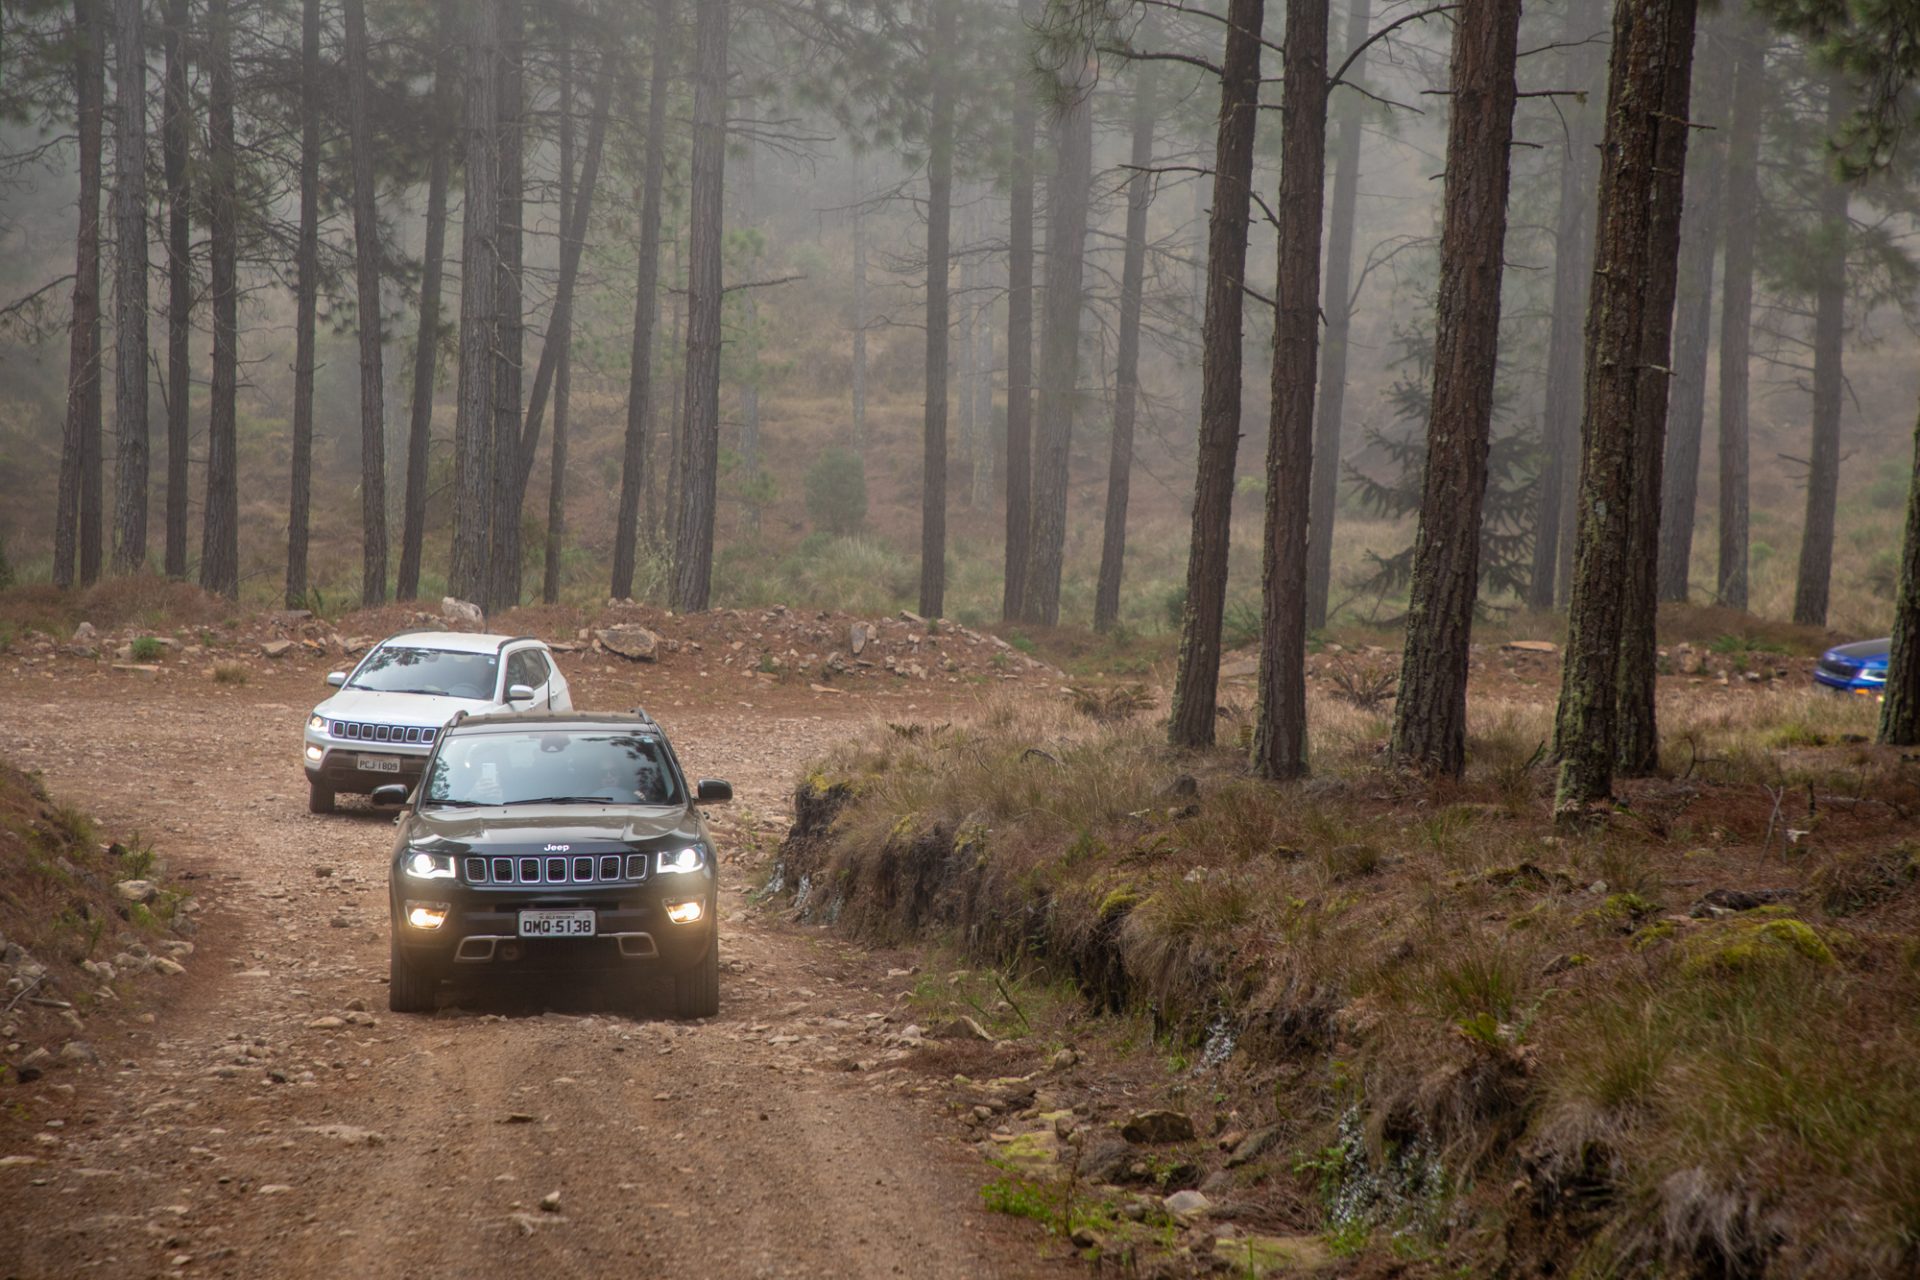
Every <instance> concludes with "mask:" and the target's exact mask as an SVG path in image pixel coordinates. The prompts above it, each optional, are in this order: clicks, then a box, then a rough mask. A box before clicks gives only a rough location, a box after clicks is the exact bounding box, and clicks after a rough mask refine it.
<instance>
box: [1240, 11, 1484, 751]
mask: <svg viewBox="0 0 1920 1280" xmlns="http://www.w3.org/2000/svg"><path fill="white" fill-rule="evenodd" d="M1327 8H1328V6H1327V0H1287V33H1286V39H1285V42H1284V46H1283V52H1282V55H1281V57H1282V61H1283V69H1282V72H1281V76H1282V84H1283V85H1284V86H1285V87H1284V89H1283V90H1282V96H1281V100H1280V120H1281V124H1280V192H1279V198H1278V200H1277V202H1276V204H1275V208H1276V209H1278V210H1279V221H1280V226H1279V236H1278V245H1277V250H1278V252H1277V255H1276V256H1277V258H1278V260H1279V279H1278V281H1277V283H1276V284H1275V285H1274V294H1273V300H1274V327H1273V412H1272V417H1271V419H1270V421H1269V426H1268V430H1267V501H1266V539H1265V543H1264V546H1263V549H1262V552H1261V557H1260V567H1261V591H1260V597H1261V619H1260V621H1261V628H1260V630H1261V644H1260V672H1259V681H1260V686H1259V687H1260V699H1259V709H1258V712H1257V713H1256V715H1255V717H1254V724H1253V752H1252V767H1253V772H1254V773H1255V774H1257V775H1259V776H1260V777H1263V778H1297V777H1299V776H1301V775H1302V774H1304V773H1306V771H1307V575H1308V569H1307V530H1308V525H1309V522H1310V518H1311V508H1312V501H1313V432H1314V421H1313V394H1314V372H1315V365H1316V363H1317V358H1318V355H1319V348H1318V343H1319V337H1320V232H1321V211H1322V208H1323V206H1324V203H1325V200H1324V188H1325V181H1326V167H1327V164H1326V159H1327V158H1326V150H1327V27H1328V21H1327ZM1501 8H1502V10H1503V11H1504V9H1509V8H1510V9H1511V10H1512V12H1513V21H1512V22H1511V23H1510V24H1509V26H1510V28H1512V27H1518V26H1519V15H1520V0H1501ZM1469 12H1471V11H1469ZM1461 29H1462V30H1463V31H1464V30H1466V29H1467V28H1466V26H1465V25H1464V24H1463V26H1462V28H1461ZM1507 40H1508V53H1509V56H1508V59H1507V64H1506V65H1507V76H1508V78H1507V86H1508V88H1507V102H1508V116H1509V118H1510V117H1511V115H1512V92H1513V90H1512V83H1513V81H1512V65H1513V63H1512V58H1511V43H1512V33H1511V30H1509V32H1508V36H1507ZM1459 67H1460V62H1459V59H1458V57H1457V56H1456V59H1455V73H1454V78H1453V86H1454V92H1455V97H1454V110H1455V112H1456V113H1457V112H1459V111H1460V110H1461V101H1462V99H1461V94H1462V93H1463V90H1462V85H1463V84H1468V82H1467V81H1464V80H1463V79H1462V77H1461V76H1460V73H1459ZM1464 92H1465V93H1466V94H1467V95H1469V96H1471V95H1472V93H1473V92H1474V90H1473V87H1472V86H1471V85H1469V87H1468V88H1467V89H1466V90H1464ZM1480 123H1481V124H1482V125H1484V126H1487V127H1489V128H1492V127H1494V125H1495V124H1497V122H1493V121H1487V120H1485V119H1482V120H1481V121H1480ZM1508 127H1509V128H1511V125H1510V124H1509V126H1508ZM1499 142H1500V155H1501V157H1502V166H1503V168H1504V162H1505V161H1504V158H1505V155H1506V146H1505V139H1504V137H1502V138H1500V139H1499ZM1452 163H1457V162H1450V167H1451V164H1452ZM1501 187H1502V190H1501V192H1500V195H1501V197H1502V198H1501V201H1500V204H1501V206H1504V205H1505V198H1504V197H1505V183H1504V180H1503V181H1502V184H1501ZM1448 189H1449V191H1451V190H1452V185H1451V181H1450V182H1449V187H1448ZM1498 230H1499V228H1498V227H1496V231H1498ZM1499 254H1500V250H1499V239H1498V238H1497V237H1496V239H1495V241H1494V249H1493V256H1494V260H1495V264H1496V265H1495V268H1494V285H1493V291H1494V293H1495V295H1496V297H1497V296H1498V294H1499V268H1498V261H1499ZM1441 279H1442V285H1441V289H1442V292H1441V297H1442V298H1443V299H1444V298H1445V297H1446V292H1445V289H1446V285H1445V280H1446V273H1445V268H1444V267H1443V268H1442V275H1441ZM1442 334H1443V335H1444V334H1445V329H1444V327H1443V328H1442ZM1443 340H1444V339H1443ZM1489 365H1491V362H1489ZM1489 382H1491V377H1489Z"/></svg>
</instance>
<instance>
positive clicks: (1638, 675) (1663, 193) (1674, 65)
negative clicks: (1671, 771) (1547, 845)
mask: <svg viewBox="0 0 1920 1280" xmlns="http://www.w3.org/2000/svg"><path fill="white" fill-rule="evenodd" d="M1689 3H1690V4H1691V3H1693V0H1689ZM1696 14H1697V9H1696V10H1690V11H1689V12H1688V14H1687V15H1686V17H1685V20H1684V25H1683V24H1682V23H1681V22H1680V21H1677V20H1676V21H1672V22H1670V23H1669V26H1668V41H1669V45H1668V48H1667V50H1666V53H1665V55H1664V63H1665V68H1664V69H1665V73H1666V81H1665V95H1666V96H1665V105H1664V106H1663V107H1662V108H1661V109H1660V113H1659V118H1658V123H1657V124H1656V126H1655V127H1656V128H1657V130H1658V134H1659V137H1658V141H1657V150H1656V152H1655V157H1654V168H1653V182H1652V187H1651V190H1650V193H1649V195H1650V200H1651V203H1652V208H1651V211H1650V216H1649V221H1648V247H1647V263H1648V269H1649V274H1648V276H1647V280H1646V299H1647V300H1646V305H1647V307H1648V310H1647V312H1646V316H1645V319H1644V321H1643V327H1642V330H1641V338H1640V352H1641V354H1640V387H1639V390H1638V393H1637V394H1638V400H1637V402H1636V404H1635V406H1634V413H1635V419H1634V436H1635V440H1634V446H1633V451H1632V453H1631V455H1630V457H1629V464H1630V466H1631V468H1632V470H1631V472H1630V477H1631V478H1630V484H1631V486H1632V487H1631V490H1630V506H1629V508H1628V529H1627V573H1626V576H1625V577H1624V578H1622V579H1621V580H1620V592H1621V595H1620V627H1621V635H1620V649H1619V652H1620V668H1619V673H1618V675H1617V677H1616V679H1617V681H1618V688H1617V691H1616V694H1615V698H1616V705H1615V709H1614V725H1615V729H1614V734H1615V740H1614V766H1615V771H1616V772H1617V773H1620V774H1624V775H1627V776H1629V777H1641V776H1645V775H1648V774H1651V773H1653V772H1655V771H1656V770H1657V769H1658V768H1659V767H1660V736H1659V732H1658V724H1657V722H1656V717H1655V698H1654V693H1655V689H1656V687H1657V685H1658V681H1659V674H1660V672H1659V635H1658V623H1659V612H1660V604H1659V564H1660V510H1661V490H1662V487H1663V481H1664V477H1663V476H1662V474H1661V464H1662V463H1663V462H1664V461H1665V453H1666V434H1667V401H1668V392H1669V389H1670V385H1671V382H1672V375H1671V373H1670V370H1671V369H1672V368H1673V316H1674V294H1675V290H1676V288H1677V287H1678V272H1677V267H1678V264H1679V259H1680V224H1681V221H1682V217H1683V211H1684V208H1685V200H1684V197H1685V194H1686V183H1685V177H1686V171H1687V148H1688V144H1689V138H1688V134H1689V132H1690V131H1691V125H1690V124H1689V121H1690V120H1691V119H1692V114H1691V107H1692V85H1693V46H1694V22H1695V19H1696Z"/></svg>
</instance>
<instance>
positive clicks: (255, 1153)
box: [0, 664, 1076, 1277]
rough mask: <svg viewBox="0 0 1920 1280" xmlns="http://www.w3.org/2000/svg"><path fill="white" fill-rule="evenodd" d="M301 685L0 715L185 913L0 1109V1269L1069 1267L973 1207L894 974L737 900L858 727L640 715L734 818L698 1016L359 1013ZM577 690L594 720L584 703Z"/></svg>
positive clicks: (342, 877) (849, 717) (180, 683)
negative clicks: (153, 981)
mask: <svg viewBox="0 0 1920 1280" xmlns="http://www.w3.org/2000/svg"><path fill="white" fill-rule="evenodd" d="M319 672H320V669H319V668H314V669H312V670H307V669H304V668H301V669H285V670H276V671H275V672H273V673H272V674H270V675H266V676H257V677H256V678H255V679H254V680H253V681H252V682H251V683H250V684H249V685H247V686H245V687H241V688H238V689H226V688H222V687H220V686H216V685H214V684H213V683H212V682H210V681H208V680H206V679H205V678H203V677H200V676H199V675H197V673H196V674H182V675H177V676H176V675H170V676H168V677H167V678H164V679H160V680H151V681H148V680H139V679H137V678H129V677H125V676H117V675H113V674H110V673H107V672H105V671H97V670H95V669H93V668H92V667H91V665H90V664H89V666H88V668H87V669H86V671H85V672H84V673H80V674H74V675H72V676H70V677H69V678H66V679H63V680H60V681H58V682H54V683H44V682H41V681H39V680H16V681H13V682H11V683H8V684H6V685H5V686H4V687H0V753H4V754H5V755H7V756H9V757H11V758H13V759H14V760H15V761H17V762H18V763H20V764H22V765H24V766H28V767H37V768H39V769H41V770H42V771H43V772H44V773H45V775H46V778H47V782H48V785H49V786H50V787H51V788H52V790H53V791H54V793H55V794H56V795H57V796H58V797H60V798H62V799H63V800H65V801H67V802H70V803H76V804H79V805H82V806H84V807H87V808H89V809H91V810H92V811H93V812H95V813H96V814H97V815H98V816H99V817H100V818H102V820H103V821H105V822H107V823H109V824H110V825H111V826H112V827H113V828H114V829H115V830H117V831H122V832H124V831H138V832H139V833H141V834H142V835H143V836H144V837H145V838H147V839H149V840H150V841H151V842H152V843H153V845H154V846H155V847H156V848H157V850H158V851H159V852H160V853H161V855H162V856H163V857H164V858H165V859H166V860H167V862H168V863H169V864H170V865H171V867H172V870H173V872H174V874H175V875H184V876H186V877H189V879H188V881H187V884H188V887H190V888H192V889H193V890H194V891H195V892H196V893H198V894H200V895H201V896H202V897H203V898H204V899H205V901H206V902H207V904H208V909H207V911H206V913H205V915H204V917H203V919H204V920H205V923H204V925H203V926H202V928H201V930H200V932H199V934H198V935H197V937H196V939H195V941H196V950H195V952H194V954H193V955H192V956H190V957H188V958H187V966H188V971H187V973H186V974H185V975H184V976H181V977H174V978H166V979H160V980H159V981H161V982H164V983H167V984H171V985H169V986H168V987H167V988H166V989H165V990H164V993H163V994H161V995H160V996H158V997H157V998H156V999H155V1001H154V1002H153V1003H152V1004H151V1005H149V1006H147V1010H148V1011H147V1012H146V1013H144V1014H142V1013H139V1012H138V1011H135V1012H134V1013H133V1014H132V1015H131V1016H128V1017H127V1018H125V1019H124V1022H125V1026H124V1028H123V1029H122V1030H121V1031H119V1032H117V1033H113V1032H108V1031H107V1030H106V1029H105V1025H104V1024H105V1021H106V1020H104V1019H103V1020H98V1021H99V1022H100V1025H98V1026H94V1027H90V1028H89V1035H90V1036H91V1038H92V1039H93V1042H94V1045H95V1048H96V1049H97V1050H98V1051H99V1054H100V1057H101V1064H100V1066H99V1067H97V1068H94V1069H92V1070H90V1071H80V1072H61V1073H58V1074H57V1075H56V1076H50V1077H49V1078H48V1079H47V1080H45V1081H41V1082H39V1083H37V1084H35V1085H32V1086H21V1087H17V1088H13V1089H10V1090H8V1095H9V1096H7V1097H5V1098H4V1099H0V1104H3V1105H4V1106H5V1107H7V1108H10V1109H11V1114H10V1115H8V1116H7V1117H5V1118H4V1119H0V1274H4V1275H7V1276H14V1275H19V1276H33V1277H41V1276H45V1277H56V1276H59V1277H64V1276H76V1275H110V1276H119V1275H154V1274H162V1275H164V1274H189V1275H191V1274H207V1275H236V1276H262V1275H273V1276H277V1277H279V1276H356V1277H358V1276H417V1275H433V1276H441V1275H447V1276H462V1275H485V1274H491V1275H516V1274H517V1275H598V1274H607V1275H620V1276H656V1275H657V1276H693V1277H700V1276H724V1277H733V1276H769V1277H771V1276H793V1277H802V1276H834V1277H863V1276H883V1277H884V1276H896V1275H898V1276H914V1277H983V1276H1027V1275H1048V1274H1075V1273H1076V1272H1075V1269H1074V1268H1073V1267H1070V1266H1068V1265H1067V1264H1064V1263H1048V1262H1045V1261H1043V1260H1041V1258H1040V1256H1039V1252H1038V1247H1037V1244H1036V1241H1035V1238H1034V1237H1033V1236H1031V1235H1028V1234H1025V1233H1024V1232H1023V1231H1022V1230H1021V1229H1020V1228H1019V1227H1018V1225H1016V1224H1013V1223H1010V1222H1009V1220H1007V1219H1003V1218H997V1217H994V1216H992V1215H988V1214H985V1213H983V1212H982V1211H981V1209H980V1201H979V1197H978V1194H977V1188H978V1185H979V1182H980V1180H981V1174H982V1167H981V1165H980V1162H979V1158H978V1157H977V1156H976V1155H974V1154H973V1153H972V1152H971V1151H970V1150H968V1149H967V1148H966V1147H965V1145H964V1144H963V1143H962V1142H961V1141H960V1139H959V1137H958V1136H957V1135H956V1134H954V1133H953V1131H952V1130H951V1129H950V1128H949V1126H947V1125H946V1124H945V1123H944V1122H943V1121H942V1120H941V1119H940V1117H939V1116H938V1115H937V1113H936V1111H935V1108H934V1105H933V1104H932V1103H931V1102H929V1101H928V1100H926V1099H924V1098H922V1097H920V1096H919V1091H920V1090H921V1089H923V1088H924V1081H923V1080H922V1079H921V1078H920V1077H917V1076H915V1075H914V1074H913V1073H912V1072H911V1071H910V1070H909V1069H906V1068H903V1067H901V1066H899V1065H897V1063H896V1061H895V1058H896V1057H897V1054H898V1050H897V1049H895V1048H893V1047H892V1046H890V1045H889V1043H888V1037H889V1036H890V1035H892V1034H893V1033H895V1032H897V1031H898V1030H899V1006H898V1004H897V1003H896V997H897V996H898V995H899V994H900V992H902V991H903V990H904V989H905V987H906V981H907V980H906V979H904V978H902V977H900V976H899V975H898V974H897V973H896V975H895V976H893V977H891V978H890V977H888V976H887V964H888V961H887V958H885V957H874V956H870V955H868V954H866V953H863V952H859V951H856V950H853V949H851V948H848V947H846V946H844V945H843V944H841V943H839V942H837V941H835V940H833V939H830V938H827V937H825V936H823V935H820V934H818V933H814V932H811V931H808V930H802V929H797V928H795V927H792V926H788V925H786V924H784V923H782V922H780V921H777V920H773V919H769V918H768V917H766V916H765V915H763V914H762V913H760V912H759V911H757V910H755V909H754V908H752V907H751V906H749V905H748V904H747V901H746V893H747V891H748V890H750V889H751V888H752V884H751V882H750V877H749V875H748V871H747V864H748V863H749V862H751V861H754V859H753V857H752V855H751V846H750V844H749V838H750V834H751V832H752V831H754V830H756V829H757V830H758V831H759V832H761V833H762V836H761V838H762V839H765V838H766V837H767V835H769V834H771V833H772V832H773V831H774V830H775V827H776V825H777V822H778V819H779V815H781V814H782V813H783V812H784V810H785V808H786V791H787V788H788V786H789V782H790V779H791V778H792V777H793V776H794V772H795V770H796V769H797V768H798V767H799V766H800V765H801V764H802V763H803V762H804V760H805V759H806V757H807V756H808V755H809V753H811V752H813V751H816V750H818V749H819V748H821V747H822V746H824V745H825V744H827V743H828V742H830V741H831V740H833V739H835V738H837V737H840V736H843V735H844V734H845V732H846V731H847V729H848V727H849V725H850V724H852V723H853V722H855V721H857V720H858V719H860V718H863V716H864V715H865V714H866V712H865V711H864V710H863V709H862V707H861V705H860V704H858V703H855V702H854V701H853V700H852V699H830V698H819V697H815V698H812V699H809V698H808V696H807V695H806V694H805V693H804V692H798V693H787V695H786V699H785V702H784V704H783V703H781V701H780V698H779V696H777V695H778V694H779V693H781V692H785V691H770V692H769V693H768V694H766V695H762V694H760V693H759V691H757V690H755V689H754V688H752V687H751V686H744V685H743V686H742V687H741V689H740V690H739V696H734V694H733V693H732V692H730V693H729V694H728V695H727V696H726V697H725V699H724V702H722V701H721V700H719V699H715V698H712V697H703V696H699V695H698V694H697V693H696V691H695V690H693V689H691V688H678V687H671V686H668V687H662V688H656V689H652V690H650V696H649V704H650V705H651V706H652V707H653V709H654V713H655V715H656V716H657V717H658V718H659V719H660V720H661V721H662V722H663V723H664V724H665V725H666V726H667V728H668V729H669V731H670V732H672V733H673V734H674V735H675V739H676V742H677V744H678V746H679V750H680V754H681V756H682V759H683V760H685V761H686V762H687V764H688V766H689V768H690V769H692V770H695V771H697V772H699V773H701V774H706V775H712V776H723V777H731V778H732V780H733V781H734V783H735V785H736V787H737V789H738V793H739V796H740V800H739V803H738V804H737V805H736V806H735V808H734V809H733V810H732V812H731V813H730V814H728V815H726V816H723V817H722V819H721V824H720V834H721V836H722V840H723V843H724V844H725V846H726V848H727V853H725V854H723V857H724V858H726V859H727V861H726V863H725V867H724V872H725V875H724V891H723V898H722V918H723V926H722V947H723V951H722V957H723V958H722V966H723V969H722V979H721V993H722V996H721V998H722V1008H721V1014H720V1016H719V1017H718V1018H716V1019H714V1020H712V1021H710V1022H706V1023H701V1024H696V1025H679V1024H674V1023H669V1022H661V1021H648V1020H644V1019H636V1018H632V1017H629V1016H627V1015H626V1014H624V1013H621V1012H619V1011H618V1010H617V1009H616V1008H615V1007H614V1006H613V1005H611V1004H596V1003H595V1002H594V1001H593V1000H592V999H591V998H590V997H581V996H577V995H574V994H572V993H555V994H554V995H552V996H551V997H548V998H545V999H542V1000H536V1001H533V1002H531V1003H530V1002H529V1001H527V1000H526V999H524V998H522V999H520V1000H499V1001H493V1002H484V1003H483V1002H480V1001H468V1002H466V1003H465V1004H464V1007H462V1008H458V1009H447V1010H443V1011H442V1012H441V1013H439V1014H437V1015H435V1016H433V1017H411V1016H397V1015H392V1014H389V1013H387V1012H386V1006H385V994H386V991H385V986H384V985H383V980H384V978H385V974H386V935H387V921H386V908H385V860H386V856H387V852H388V849H389V847H390V838H391V834H392V828H391V825H390V822H389V821H388V820H387V819H385V818H383V817H380V816H377V815H374V814H372V813H367V812H360V813H342V814H339V815H336V816H332V817H327V818H317V817H310V816H308V815H307V813H306V812H305V786H304V782H303V781H302V778H301V775H300V773H299V770H298V766H297V762H296V754H295V753H296V751H297V749H298V742H299V724H300V721H301V718H302V717H303V716H304V715H305V713H306V711H307V709H308V708H309V707H310V706H311V705H312V703H313V702H315V701H317V700H318V698H319V697H320V696H321V695H322V694H323V693H324V689H322V687H321V685H320V683H319ZM690 677H691V673H689V678H690ZM619 679H620V680H621V681H625V680H629V679H630V677H626V676H621V677H619ZM575 683H576V690H577V696H578V697H579V700H580V702H581V704H582V705H588V706H598V705H624V702H621V701H617V700H610V699H617V698H618V697H619V696H620V690H619V689H617V688H615V687H614V686H615V683H616V680H615V677H614V676H612V675H609V676H607V677H605V679H604V680H602V681H601V682H600V684H599V686H596V681H595V678H594V677H593V676H592V675H591V674H590V673H583V674H582V675H581V676H579V677H576V679H575ZM629 700H630V699H629ZM769 700H770V701H772V702H773V703H774V704H775V705H774V706H772V707H769V706H768V705H767V702H768V701H769ZM749 701H757V702H758V703H759V705H756V706H752V707H748V706H745V705H743V704H744V703H746V702H749ZM888 714H890V715H897V714H899V712H898V707H897V704H896V705H893V706H890V708H889V712H888ZM890 1017H891V1018H892V1019H893V1021H889V1018H890ZM143 1019H144V1021H143ZM6 1157H15V1158H14V1159H6ZM19 1157H30V1158H31V1159H21V1158H19ZM555 1193H557V1202H555V1201H554V1200H553V1199H551V1197H552V1196H553V1195H554V1194H555ZM543 1200H545V1201H547V1204H546V1205H545V1206H543V1203H542V1202H543Z"/></svg>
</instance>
